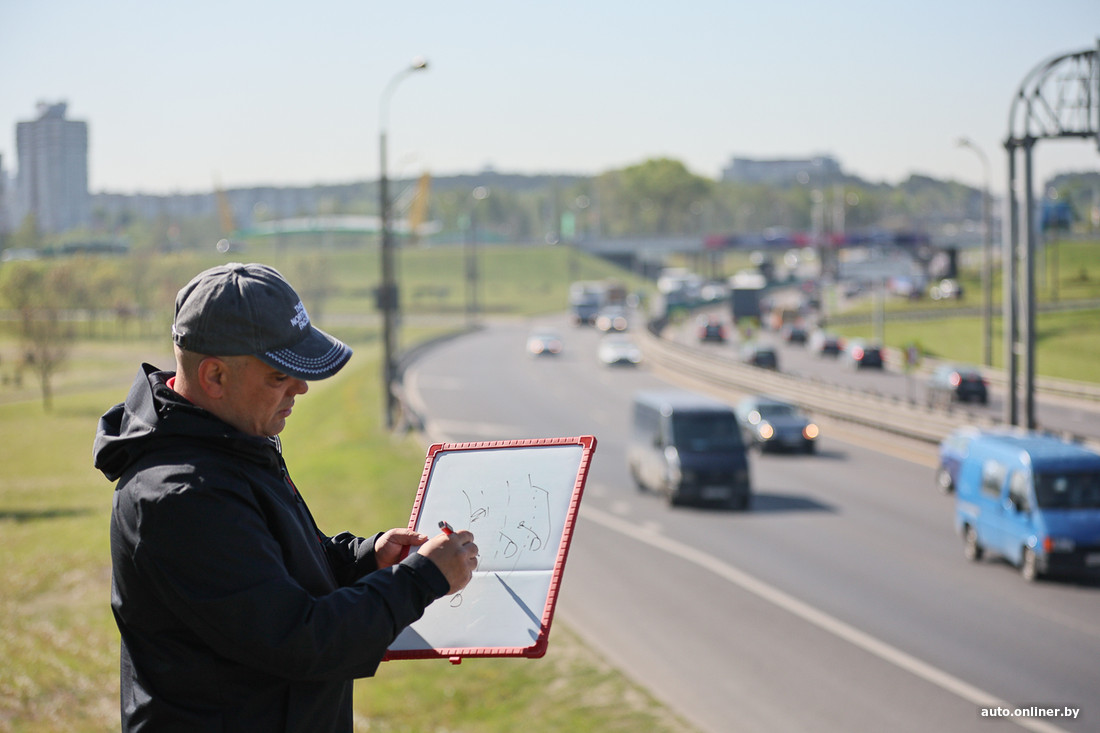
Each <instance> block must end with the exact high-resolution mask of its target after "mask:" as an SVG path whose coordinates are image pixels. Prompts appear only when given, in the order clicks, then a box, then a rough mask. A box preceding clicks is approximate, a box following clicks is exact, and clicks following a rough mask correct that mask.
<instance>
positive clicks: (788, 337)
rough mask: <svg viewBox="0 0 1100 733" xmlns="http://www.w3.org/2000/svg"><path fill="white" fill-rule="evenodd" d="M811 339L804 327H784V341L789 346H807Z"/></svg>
mask: <svg viewBox="0 0 1100 733" xmlns="http://www.w3.org/2000/svg"><path fill="white" fill-rule="evenodd" d="M809 337H810V335H809V334H808V333H806V329H805V328H804V327H803V326H784V327H783V340H784V341H786V342H787V343H788V344H799V345H802V346H805V344H806V340H807V339H808V338H809Z"/></svg>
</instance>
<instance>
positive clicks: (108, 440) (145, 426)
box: [92, 364, 278, 481]
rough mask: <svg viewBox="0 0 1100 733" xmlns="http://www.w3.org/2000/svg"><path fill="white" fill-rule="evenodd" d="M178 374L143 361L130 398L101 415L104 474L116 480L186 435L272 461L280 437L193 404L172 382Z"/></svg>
mask: <svg viewBox="0 0 1100 733" xmlns="http://www.w3.org/2000/svg"><path fill="white" fill-rule="evenodd" d="M174 374H175V372H165V371H160V370H158V369H157V368H156V367H154V366H152V365H151V364H142V365H141V368H140V369H139V370H138V373H137V376H136V377H135V378H134V383H133V385H132V386H131V387H130V393H129V394H128V395H127V396H126V401H125V402H122V403H119V404H117V405H115V406H114V407H112V408H111V409H110V410H108V411H107V412H105V413H104V414H103V416H102V417H100V418H99V425H98V427H97V428H96V435H95V443H94V445H93V446H92V456H93V459H94V462H95V467H96V468H97V469H99V470H100V471H102V472H103V475H104V476H106V477H107V478H108V479H109V480H111V481H115V480H117V479H118V478H119V477H121V476H122V474H123V473H125V472H126V470H127V469H128V468H129V467H130V466H132V465H133V464H134V463H135V462H136V461H138V460H139V459H140V458H141V457H142V456H144V455H146V454H147V453H149V452H150V451H153V450H157V449H158V448H160V447H163V446H165V445H166V444H168V443H171V444H178V443H179V441H180V439H181V438H183V439H190V440H199V441H210V442H211V443H212V444H213V445H216V446H218V448H219V449H221V450H225V449H226V448H231V449H232V450H233V451H234V452H236V453H237V454H239V455H240V457H241V458H244V459H250V460H253V461H258V462H263V463H267V462H268V461H270V460H272V452H271V451H272V448H276V451H277V446H278V442H277V439H269V438H262V437H255V436H250V435H246V434H244V433H242V432H240V431H238V430H237V429H236V428H234V427H232V426H231V425H229V424H228V423H226V422H224V421H222V420H221V419H219V418H217V417H215V416H214V415H213V414H211V413H210V412H207V411H206V410H204V409H202V408H201V407H198V406H196V405H194V404H192V403H191V402H189V401H188V400H187V399H185V398H184V397H183V396H181V395H180V394H179V393H177V392H176V391H175V390H173V389H172V388H171V387H169V386H168V384H167V381H168V380H169V379H170V378H171V377H172V376H174ZM227 441H228V442H227Z"/></svg>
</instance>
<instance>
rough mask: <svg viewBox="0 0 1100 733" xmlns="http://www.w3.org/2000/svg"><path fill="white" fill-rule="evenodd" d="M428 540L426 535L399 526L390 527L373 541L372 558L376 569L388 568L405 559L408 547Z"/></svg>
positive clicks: (417, 545)
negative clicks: (395, 527) (376, 566)
mask: <svg viewBox="0 0 1100 733" xmlns="http://www.w3.org/2000/svg"><path fill="white" fill-rule="evenodd" d="M427 541H428V535H426V534H420V533H419V532H416V531H414V530H411V529H407V528H404V527H400V528H397V529H391V530H390V531H389V532H386V533H385V534H383V535H382V536H381V537H379V538H378V539H377V540H376V541H375V543H374V560H375V562H376V563H378V569H379V570H381V569H383V568H388V567H390V566H391V565H396V564H397V563H399V562H401V561H402V560H404V559H405V557H406V556H407V555H408V554H409V548H410V547H419V546H420V545H422V544H424V543H425V542H427Z"/></svg>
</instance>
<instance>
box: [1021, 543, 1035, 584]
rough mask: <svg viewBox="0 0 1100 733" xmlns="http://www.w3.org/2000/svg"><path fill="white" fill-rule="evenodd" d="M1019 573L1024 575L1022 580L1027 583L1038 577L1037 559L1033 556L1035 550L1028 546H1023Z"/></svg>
mask: <svg viewBox="0 0 1100 733" xmlns="http://www.w3.org/2000/svg"><path fill="white" fill-rule="evenodd" d="M1020 575H1022V576H1024V580H1026V581H1027V582H1029V583H1032V582H1034V581H1036V580H1038V579H1039V566H1038V560H1037V559H1036V557H1035V550H1032V549H1031V548H1030V547H1025V548H1024V551H1023V555H1022V556H1021V557H1020Z"/></svg>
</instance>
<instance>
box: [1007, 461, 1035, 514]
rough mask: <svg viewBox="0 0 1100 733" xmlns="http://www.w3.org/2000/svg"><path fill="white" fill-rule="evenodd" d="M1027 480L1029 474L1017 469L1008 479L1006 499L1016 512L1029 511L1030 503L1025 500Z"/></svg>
mask: <svg viewBox="0 0 1100 733" xmlns="http://www.w3.org/2000/svg"><path fill="white" fill-rule="evenodd" d="M1028 478H1029V473H1028V472H1027V471H1022V470H1019V469H1017V470H1015V471H1013V472H1012V476H1011V477H1010V478H1009V479H1008V498H1009V500H1011V501H1012V504H1013V506H1015V507H1016V510H1017V511H1021V512H1030V511H1031V502H1030V501H1028V498H1027V496H1028V491H1027V489H1028V484H1029V483H1030V482H1029V480H1028Z"/></svg>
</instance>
